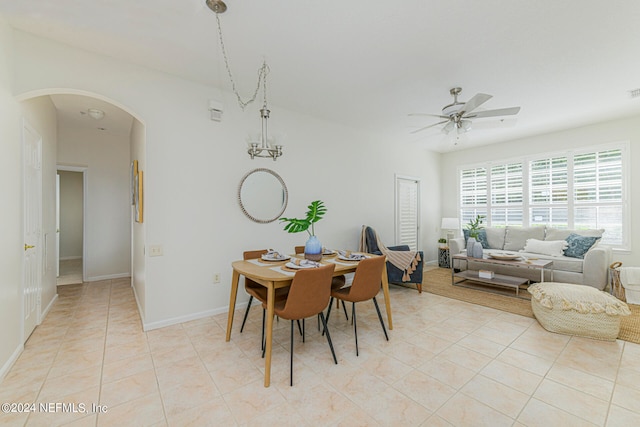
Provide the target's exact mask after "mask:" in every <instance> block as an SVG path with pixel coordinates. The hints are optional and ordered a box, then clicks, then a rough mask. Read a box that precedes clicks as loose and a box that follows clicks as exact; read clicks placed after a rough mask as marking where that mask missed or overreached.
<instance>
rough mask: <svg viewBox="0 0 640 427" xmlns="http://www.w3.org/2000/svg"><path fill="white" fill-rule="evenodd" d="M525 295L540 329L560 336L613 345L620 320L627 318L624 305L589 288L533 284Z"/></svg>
mask: <svg viewBox="0 0 640 427" xmlns="http://www.w3.org/2000/svg"><path fill="white" fill-rule="evenodd" d="M529 293H531V308H532V309H533V314H534V315H535V316H536V319H538V322H540V325H542V327H543V328H545V329H546V330H548V331H551V332H557V333H560V334H567V335H577V336H581V337H587V338H594V339H598V340H607V341H614V340H615V339H616V338H617V337H618V333H619V332H620V318H621V316H628V315H629V314H631V311H630V310H629V307H628V306H627V304H625V303H624V302H622V301H620V300H619V299H617V298H616V297H614V296H612V295H609V294H608V293H606V292H602V291H599V290H597V289H596V288H592V287H591V286H584V285H574V284H570V283H557V282H545V283H536V284H534V285H531V286H529Z"/></svg>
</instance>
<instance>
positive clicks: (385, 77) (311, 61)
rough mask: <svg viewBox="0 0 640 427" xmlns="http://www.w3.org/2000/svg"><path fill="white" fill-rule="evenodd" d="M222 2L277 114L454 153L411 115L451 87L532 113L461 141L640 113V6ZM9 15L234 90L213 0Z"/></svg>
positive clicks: (5, 8)
mask: <svg viewBox="0 0 640 427" xmlns="http://www.w3.org/2000/svg"><path fill="white" fill-rule="evenodd" d="M226 3H227V6H228V10H227V12H225V13H224V14H221V15H220V21H221V23H222V30H223V36H224V43H225V46H226V49H227V53H228V55H229V60H230V65H231V68H232V72H233V75H234V79H235V81H236V85H237V87H238V90H239V91H240V92H241V94H242V96H243V97H244V98H245V99H246V98H249V97H250V95H251V94H253V91H254V90H255V85H256V81H257V70H258V68H259V67H260V65H261V63H262V60H263V59H266V60H267V62H268V64H269V67H270V70H271V72H270V74H269V77H268V87H269V104H270V107H271V110H272V116H271V119H272V121H273V120H277V113H278V108H287V109H290V110H294V111H297V112H300V113H303V114H308V115H311V116H315V117H319V118H324V119H327V120H331V121H334V122H339V123H343V124H345V125H348V126H353V127H356V128H361V129H366V130H367V131H370V132H372V133H375V134H377V135H380V136H382V137H383V138H385V139H386V140H388V141H389V142H390V143H393V144H415V145H416V146H420V147H425V148H428V149H430V150H434V151H440V152H445V151H448V150H451V149H453V147H452V146H451V145H450V143H449V142H448V141H447V139H446V138H445V137H444V135H443V134H442V133H440V132H439V131H438V129H437V128H435V129H431V130H429V131H425V132H420V133H417V134H411V131H412V130H416V129H418V128H420V127H423V126H426V125H428V124H430V123H435V122H436V121H437V119H435V118H433V119H432V118H426V117H408V114H409V113H415V112H423V113H432V114H439V113H440V110H441V109H442V107H443V106H445V105H446V104H449V103H450V102H451V96H450V95H449V89H450V88H452V87H454V86H461V87H462V89H463V91H462V94H461V95H460V100H461V101H466V100H468V99H469V98H471V97H472V96H473V95H475V94H476V93H478V92H483V93H488V94H491V95H493V96H494V97H493V98H492V99H491V100H489V101H488V102H487V103H486V104H484V105H483V107H484V108H485V109H494V108H503V107H512V106H521V107H522V109H521V111H520V113H519V114H518V115H517V116H516V117H517V120H513V121H506V122H504V123H501V122H499V121H497V120H495V119H478V120H476V122H474V128H473V129H472V130H471V131H470V133H469V134H468V138H469V139H468V141H466V142H465V144H464V146H465V147H466V146H476V145H484V144H490V143H495V142H502V141H506V140H510V139H515V138H520V137H525V136H528V135H534V134H540V133H545V132H551V131H557V130H560V129H565V128H570V127H575V126H579V125H583V124H588V123H593V122H597V121H603V120H609V119H612V118H617V117H626V116H631V115H635V114H640V98H632V97H631V95H630V91H631V90H633V89H637V88H640V55H638V52H640V25H638V22H640V2H638V1H637V0H618V1H615V2H604V1H600V0H563V1H557V0H539V1H530V0H512V1H508V2H506V1H504V0H483V1H482V2H480V1H473V2H472V1H468V0H447V1H444V0H403V1H401V2H394V3H390V2H388V1H384V2H383V1H380V0H368V1H364V0H349V1H337V0H328V1H322V2H319V1H311V0H280V1H277V2H266V1H263V0H243V1H240V0H235V1H234V0H228V1H227V2H226ZM0 14H2V15H3V16H4V17H5V18H6V19H7V20H8V22H9V23H10V24H11V25H12V26H14V27H16V28H18V29H21V30H24V31H27V32H31V33H34V34H37V35H40V36H43V37H47V38H50V39H53V40H57V41H60V42H62V43H66V44H69V45H72V46H76V47H79V48H82V49H85V50H89V51H94V52H98V53H101V54H104V55H108V56H111V57H114V58H118V59H121V60H125V61H129V62H132V63H136V64H141V65H145V66H147V67H149V68H153V69H156V70H161V71H164V72H167V73H170V74H173V75H177V76H181V77H183V78H187V79H190V80H194V81H197V82H200V83H204V84H207V85H212V86H215V87H219V88H221V89H222V90H225V91H228V90H230V84H229V80H228V76H227V74H226V70H225V66H224V62H223V61H222V55H221V51H220V47H219V44H218V31H217V27H216V17H215V14H214V13H213V12H212V11H211V10H209V8H208V7H207V6H206V5H205V0H154V1H153V2H149V1H142V2H132V1H131V0H93V1H85V0H56V1H52V0H30V1H15V0H0ZM226 99H227V100H230V99H232V98H231V97H227V98H226ZM229 102H230V101H229ZM224 108H225V109H229V108H239V107H238V106H237V105H236V104H232V105H228V104H227V105H225V106H224ZM481 121H483V122H488V123H481ZM507 125H508V126H507ZM496 126H497V127H496ZM457 148H464V147H457Z"/></svg>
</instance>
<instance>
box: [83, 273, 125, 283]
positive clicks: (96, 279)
mask: <svg viewBox="0 0 640 427" xmlns="http://www.w3.org/2000/svg"><path fill="white" fill-rule="evenodd" d="M125 277H131V273H118V274H106V275H104V276H93V277H87V280H86V281H87V282H99V281H100V280H112V279H122V278H125Z"/></svg>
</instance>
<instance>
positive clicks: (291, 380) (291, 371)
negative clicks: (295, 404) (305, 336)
mask: <svg viewBox="0 0 640 427" xmlns="http://www.w3.org/2000/svg"><path fill="white" fill-rule="evenodd" d="M289 386H290V387H292V386H293V320H292V321H291V356H290V359H289Z"/></svg>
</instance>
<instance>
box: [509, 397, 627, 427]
mask: <svg viewBox="0 0 640 427" xmlns="http://www.w3.org/2000/svg"><path fill="white" fill-rule="evenodd" d="M518 422H520V423H521V424H523V425H525V426H527V427H550V426H562V427H595V426H597V425H598V424H593V423H591V422H589V421H586V420H585V419H584V418H580V417H577V416H575V415H572V414H570V413H568V412H565V411H563V410H561V409H558V408H556V407H555V406H552V405H549V404H547V403H545V402H542V401H540V400H538V399H531V400H530V401H529V403H527V405H526V406H525V408H524V409H523V410H522V413H521V414H520V416H519V417H518ZM630 425H631V424H627V426H630Z"/></svg>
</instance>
